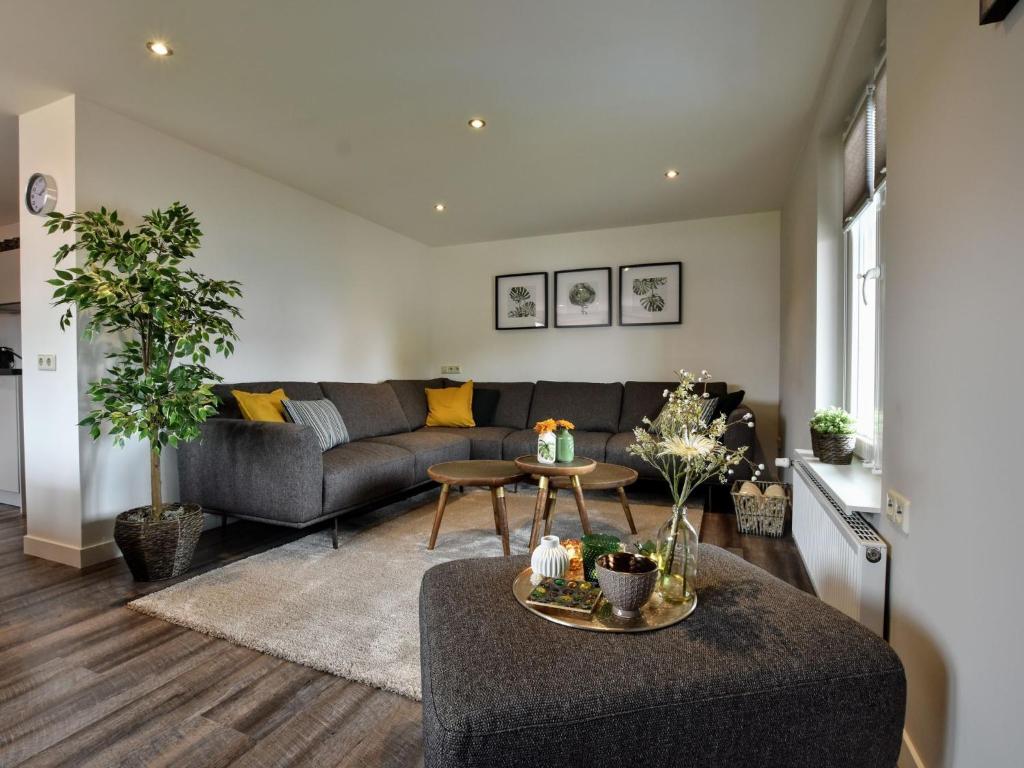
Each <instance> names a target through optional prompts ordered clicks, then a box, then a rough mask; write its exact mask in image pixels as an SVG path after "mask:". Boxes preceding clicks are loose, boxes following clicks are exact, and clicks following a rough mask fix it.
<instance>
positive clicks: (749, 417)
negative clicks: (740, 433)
mask: <svg viewBox="0 0 1024 768" xmlns="http://www.w3.org/2000/svg"><path fill="white" fill-rule="evenodd" d="M752 418H754V414H752V413H744V414H743V420H744V421H750V420H751V419H752Z"/></svg>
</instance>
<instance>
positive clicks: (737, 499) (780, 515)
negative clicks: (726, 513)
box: [732, 480, 793, 538]
mask: <svg viewBox="0 0 1024 768" xmlns="http://www.w3.org/2000/svg"><path fill="white" fill-rule="evenodd" d="M744 482H752V483H753V484H754V485H756V486H757V487H758V488H759V489H760V491H761V495H760V496H755V495H753V494H751V493H740V488H742V487H743V484H744ZM772 485H778V486H781V487H782V489H783V490H784V491H785V492H786V493H785V495H784V496H765V495H764V492H765V490H767V489H768V488H769V487H770V486H772ZM792 493H793V491H792V487H791V486H790V485H789V483H775V482H769V481H762V480H749V481H744V480H737V481H735V482H734V483H733V484H732V499H733V504H734V506H735V507H736V530H738V531H739V532H740V533H753V534H756V535H758V536H774V537H775V538H779V537H780V536H782V534H783V533H785V531H786V510H787V509H788V508H789V501H790V498H791V496H792Z"/></svg>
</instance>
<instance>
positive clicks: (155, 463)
mask: <svg viewBox="0 0 1024 768" xmlns="http://www.w3.org/2000/svg"><path fill="white" fill-rule="evenodd" d="M149 485H150V490H151V491H152V494H153V501H152V503H153V511H152V512H151V513H150V517H151V519H152V520H153V521H157V520H159V519H160V516H161V515H162V514H163V511H164V505H163V499H162V498H161V493H160V492H161V488H160V451H159V449H157V448H154V447H153V444H152V443H150V448H149Z"/></svg>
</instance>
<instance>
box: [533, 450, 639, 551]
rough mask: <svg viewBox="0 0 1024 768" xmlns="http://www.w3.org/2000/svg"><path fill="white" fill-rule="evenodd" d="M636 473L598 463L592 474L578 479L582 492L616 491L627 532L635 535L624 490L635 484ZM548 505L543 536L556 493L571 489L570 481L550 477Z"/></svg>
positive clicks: (549, 527)
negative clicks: (624, 517)
mask: <svg viewBox="0 0 1024 768" xmlns="http://www.w3.org/2000/svg"><path fill="white" fill-rule="evenodd" d="M637 477H639V475H638V474H637V471H636V470H635V469H630V468H629V467H623V466H620V465H618V464H603V463H600V464H598V465H597V466H596V467H594V471H593V472H588V473H587V474H585V475H583V476H582V477H580V478H579V480H580V486H581V487H582V489H583V490H584V491H611V490H615V491H618V494H619V502H620V503H621V504H622V511H623V512H625V513H626V522H627V523H628V524H629V532H630V533H636V524H635V523H634V522H633V511H632V510H631V509H630V508H629V499H627V498H626V491H625V488H626V487H627V486H630V485H632V484H633V483H635V482H636V480H637ZM548 487H549V489H550V490H549V492H548V503H547V508H546V509H545V510H544V535H545V536H547V535H548V534H549V533H550V532H551V520H552V519H553V518H554V516H555V499H556V497H557V496H558V491H560V490H565V489H566V488H572V481H571V480H570V479H569V478H568V477H552V478H551V479H550V480H549V481H548Z"/></svg>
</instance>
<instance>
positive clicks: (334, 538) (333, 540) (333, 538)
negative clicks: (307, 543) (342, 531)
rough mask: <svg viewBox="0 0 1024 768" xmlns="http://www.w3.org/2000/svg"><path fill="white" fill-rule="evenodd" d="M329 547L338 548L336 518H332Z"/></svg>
mask: <svg viewBox="0 0 1024 768" xmlns="http://www.w3.org/2000/svg"><path fill="white" fill-rule="evenodd" d="M331 545H332V546H333V547H334V548H335V549H337V548H338V518H334V524H333V526H332V528H331Z"/></svg>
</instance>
